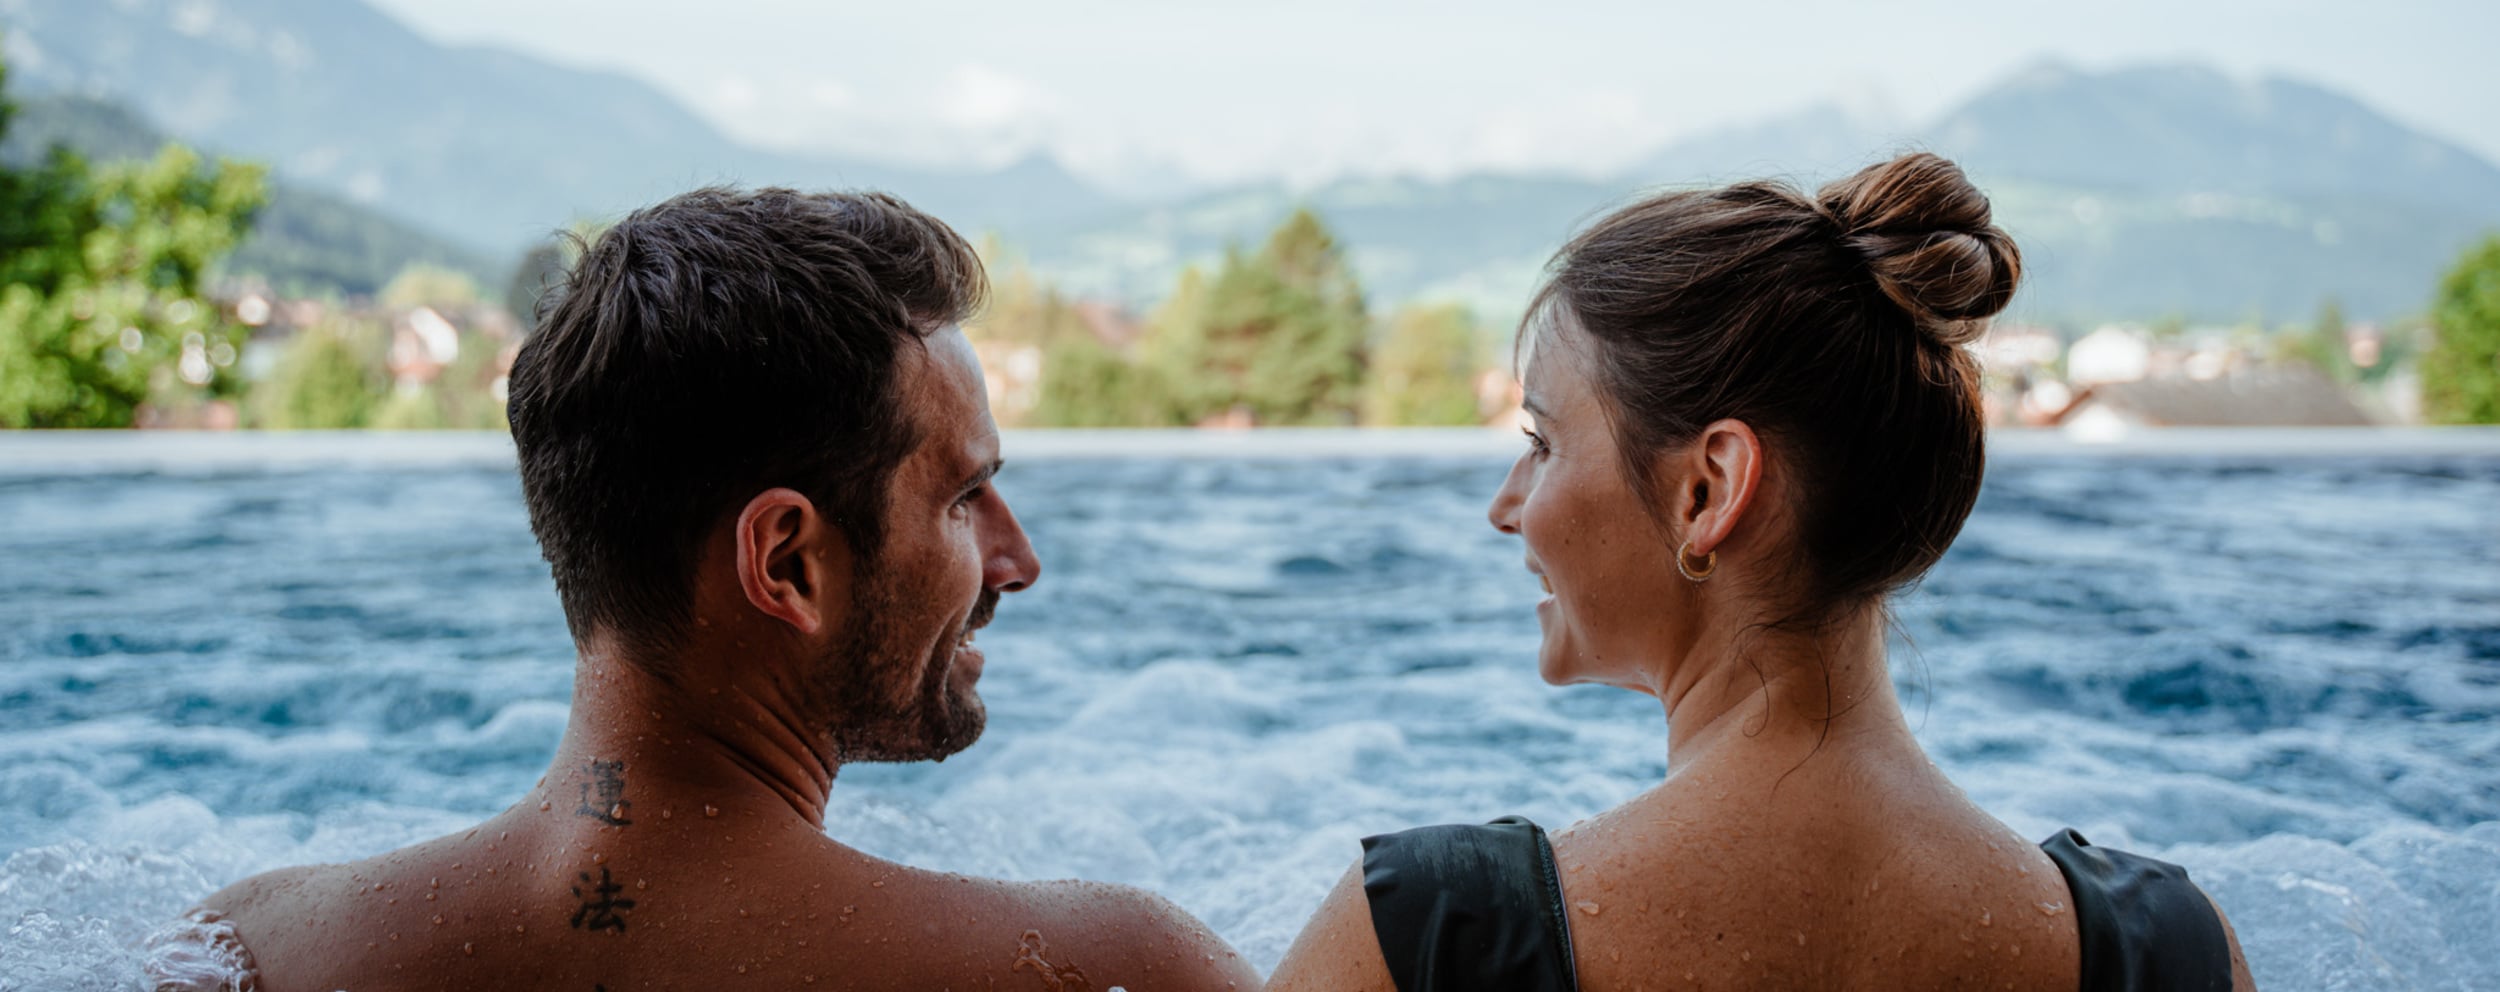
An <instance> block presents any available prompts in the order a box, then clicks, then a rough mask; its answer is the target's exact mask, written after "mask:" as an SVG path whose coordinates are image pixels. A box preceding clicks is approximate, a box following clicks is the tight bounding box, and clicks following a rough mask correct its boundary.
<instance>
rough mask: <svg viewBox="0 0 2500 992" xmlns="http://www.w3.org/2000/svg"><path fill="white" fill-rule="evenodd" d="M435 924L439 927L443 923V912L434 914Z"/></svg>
mask: <svg viewBox="0 0 2500 992" xmlns="http://www.w3.org/2000/svg"><path fill="white" fill-rule="evenodd" d="M434 925H435V926H438V927H439V926H442V925H443V914H441V913H436V914H434Z"/></svg>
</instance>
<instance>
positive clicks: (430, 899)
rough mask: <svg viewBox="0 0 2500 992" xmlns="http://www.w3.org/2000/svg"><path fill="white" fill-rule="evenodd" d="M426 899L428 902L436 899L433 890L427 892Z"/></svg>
mask: <svg viewBox="0 0 2500 992" xmlns="http://www.w3.org/2000/svg"><path fill="white" fill-rule="evenodd" d="M425 901H427V902H433V901H434V893H431V892H428V893H426V894H425Z"/></svg>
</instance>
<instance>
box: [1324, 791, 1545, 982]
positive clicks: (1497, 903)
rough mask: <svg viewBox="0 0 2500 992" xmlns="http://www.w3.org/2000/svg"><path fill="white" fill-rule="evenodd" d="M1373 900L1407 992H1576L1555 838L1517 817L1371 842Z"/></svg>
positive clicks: (1366, 862) (1366, 849) (1376, 926)
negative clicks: (1556, 867)
mask: <svg viewBox="0 0 2500 992" xmlns="http://www.w3.org/2000/svg"><path fill="white" fill-rule="evenodd" d="M1363 894H1364V895H1365V896H1366V897H1368V898H1369V901H1370V903H1371V911H1372V932H1373V934H1374V935H1375V936H1377V937H1378V938H1379V939H1380V952H1381V954H1382V955H1383V956H1384V957H1386V958H1387V959H1388V962H1389V976H1390V977H1391V978H1393V979H1395V980H1396V981H1397V984H1398V990H1399V992H1474V990H1495V989H1499V990H1504V992H1574V990H1576V989H1577V988H1579V979H1578V977H1577V976H1576V975H1575V974H1574V973H1573V970H1572V960H1571V925H1570V921H1569V920H1568V919H1567V918H1566V917H1565V916H1564V915H1563V901H1562V880H1561V878H1560V877H1558V876H1557V875H1556V873H1555V871H1554V849H1553V846H1552V845H1550V844H1548V843H1547V842H1546V840H1545V831H1543V830H1541V829H1538V827H1537V825H1536V824H1534V823H1530V822H1528V821H1527V820H1525V819H1521V818H1519V817H1515V816H1506V817H1503V818H1501V819H1499V820H1495V821H1493V822H1491V823H1488V824H1485V825H1483V826H1461V825H1450V826H1438V827H1419V828H1417V829H1414V830H1407V831H1402V832H1399V833H1394V834H1383V835H1381V836H1378V837H1366V838H1363Z"/></svg>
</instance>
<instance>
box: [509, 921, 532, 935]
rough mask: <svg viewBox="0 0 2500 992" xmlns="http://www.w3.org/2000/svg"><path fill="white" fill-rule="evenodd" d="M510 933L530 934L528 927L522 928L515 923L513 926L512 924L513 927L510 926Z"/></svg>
mask: <svg viewBox="0 0 2500 992" xmlns="http://www.w3.org/2000/svg"><path fill="white" fill-rule="evenodd" d="M512 932H513V933H528V932H530V928H529V927H527V926H524V925H522V924H519V923H515V924H513V925H512Z"/></svg>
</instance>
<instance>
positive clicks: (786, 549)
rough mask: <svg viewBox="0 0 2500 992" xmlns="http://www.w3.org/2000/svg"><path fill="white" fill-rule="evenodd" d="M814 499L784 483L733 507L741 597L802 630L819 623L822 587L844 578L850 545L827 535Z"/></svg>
mask: <svg viewBox="0 0 2500 992" xmlns="http://www.w3.org/2000/svg"><path fill="white" fill-rule="evenodd" d="M834 537H835V535H833V534H832V533H830V528H829V525H828V524H827V523H826V521H825V518H824V516H823V515H822V514H819V513H817V512H816V504H815V503H814V502H812V501H810V500H809V499H808V498H807V497H805V496H801V495H799V494H798V493H797V492H795V491H793V490H789V489H767V490H765V491H763V492H761V493H758V494H756V497H755V498H754V499H751V500H748V501H747V505H746V508H745V509H743V510H740V511H738V522H737V525H736V527H735V529H734V530H733V531H732V532H731V535H730V540H731V542H732V543H734V544H735V545H736V547H737V551H738V558H737V569H738V588H739V590H740V591H742V592H744V593H745V594H746V598H747V603H748V604H749V605H752V606H754V607H755V608H756V610H757V611H759V612H761V613H763V614H764V615H765V616H768V617H772V618H773V619H776V620H779V621H781V622H783V623H786V624H789V625H790V627H791V628H792V629H793V630H795V631H797V632H798V633H800V634H802V635H814V634H815V633H817V632H818V631H821V630H823V629H824V627H825V623H826V620H827V617H826V616H825V610H826V604H827V603H828V602H830V600H828V599H827V598H826V596H825V593H826V592H828V591H829V590H831V587H832V586H833V585H835V584H839V583H841V582H844V581H847V579H848V577H849V575H850V574H851V573H850V568H851V563H850V561H849V557H850V545H849V544H848V543H847V542H844V541H841V540H838V539H834V540H829V538H834Z"/></svg>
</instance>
